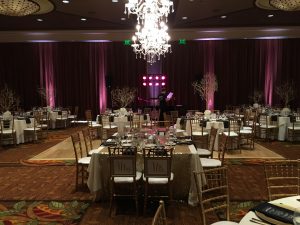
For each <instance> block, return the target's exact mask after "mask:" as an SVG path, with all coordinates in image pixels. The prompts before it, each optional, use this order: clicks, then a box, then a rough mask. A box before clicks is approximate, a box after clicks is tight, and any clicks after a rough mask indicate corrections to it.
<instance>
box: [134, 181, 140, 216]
mask: <svg viewBox="0 0 300 225" xmlns="http://www.w3.org/2000/svg"><path fill="white" fill-rule="evenodd" d="M133 185H134V194H135V211H136V216H138V215H139V199H138V190H137V185H136V182H134V183H133Z"/></svg>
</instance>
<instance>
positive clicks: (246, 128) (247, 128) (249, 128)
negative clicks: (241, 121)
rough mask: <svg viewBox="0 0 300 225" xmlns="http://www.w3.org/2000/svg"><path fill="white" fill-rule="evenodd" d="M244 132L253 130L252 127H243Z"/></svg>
mask: <svg viewBox="0 0 300 225" xmlns="http://www.w3.org/2000/svg"><path fill="white" fill-rule="evenodd" d="M243 130H252V128H251V127H243Z"/></svg>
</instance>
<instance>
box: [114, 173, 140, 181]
mask: <svg viewBox="0 0 300 225" xmlns="http://www.w3.org/2000/svg"><path fill="white" fill-rule="evenodd" d="M141 177H142V173H141V172H139V171H136V176H135V180H140V179H141ZM114 182H115V183H132V182H133V177H115V178H114Z"/></svg>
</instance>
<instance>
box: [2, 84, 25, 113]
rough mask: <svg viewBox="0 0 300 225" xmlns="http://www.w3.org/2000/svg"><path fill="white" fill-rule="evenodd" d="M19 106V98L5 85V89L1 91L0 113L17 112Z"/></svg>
mask: <svg viewBox="0 0 300 225" xmlns="http://www.w3.org/2000/svg"><path fill="white" fill-rule="evenodd" d="M19 104H20V99H19V97H18V96H17V95H16V93H15V92H14V91H13V90H11V89H10V88H9V87H8V86H7V85H6V84H5V85H4V87H3V88H2V89H1V90H0V111H2V112H6V111H11V110H17V109H18V107H19Z"/></svg>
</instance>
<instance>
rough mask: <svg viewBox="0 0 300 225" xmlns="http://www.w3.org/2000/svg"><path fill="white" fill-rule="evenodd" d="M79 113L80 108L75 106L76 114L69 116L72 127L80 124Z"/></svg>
mask: <svg viewBox="0 0 300 225" xmlns="http://www.w3.org/2000/svg"><path fill="white" fill-rule="evenodd" d="M78 113H79V106H78V105H77V106H75V108H74V112H73V114H72V115H70V116H69V119H70V120H71V125H73V126H75V125H77V124H78Z"/></svg>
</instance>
